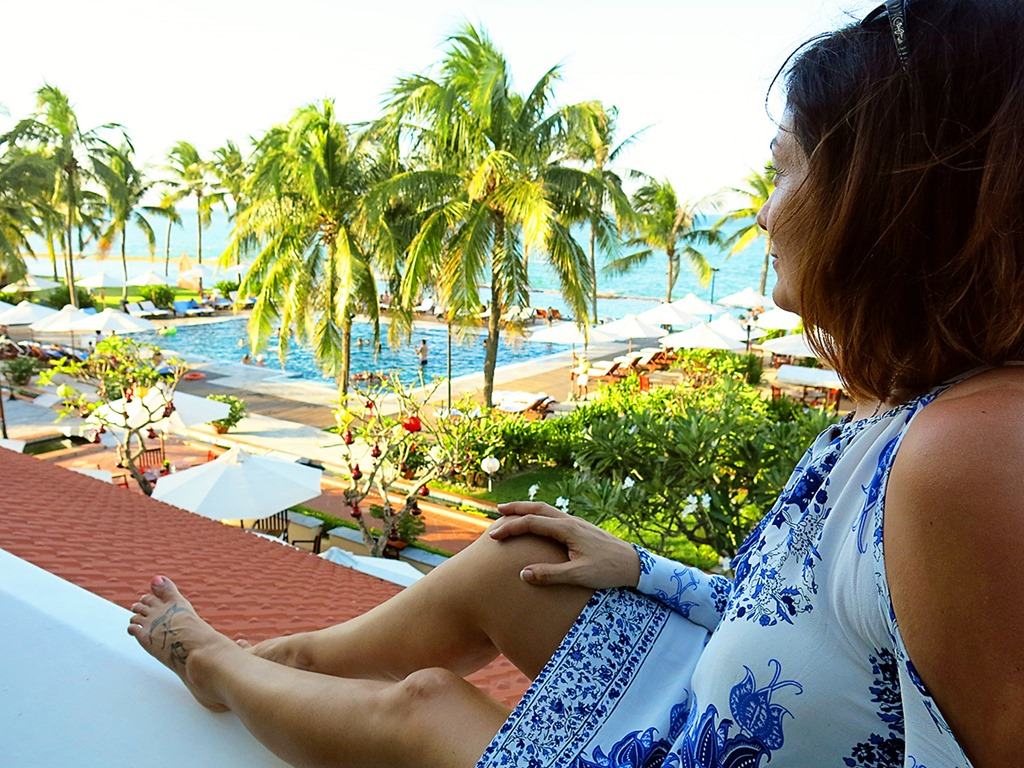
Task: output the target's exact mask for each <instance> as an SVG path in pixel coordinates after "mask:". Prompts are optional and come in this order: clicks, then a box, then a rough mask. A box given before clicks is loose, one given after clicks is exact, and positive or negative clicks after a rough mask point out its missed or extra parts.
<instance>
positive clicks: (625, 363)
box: [614, 352, 644, 376]
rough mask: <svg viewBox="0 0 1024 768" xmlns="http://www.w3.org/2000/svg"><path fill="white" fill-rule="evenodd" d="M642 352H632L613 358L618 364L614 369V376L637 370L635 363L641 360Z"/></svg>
mask: <svg viewBox="0 0 1024 768" xmlns="http://www.w3.org/2000/svg"><path fill="white" fill-rule="evenodd" d="M643 357H644V354H643V353H642V352H633V353H632V354H628V355H619V356H618V357H616V358H615V360H614V362H616V363H618V364H619V367H618V369H616V371H615V375H616V376H628V375H629V374H630V373H632V372H633V371H635V370H637V365H638V364H639V362H640V360H642V359H643Z"/></svg>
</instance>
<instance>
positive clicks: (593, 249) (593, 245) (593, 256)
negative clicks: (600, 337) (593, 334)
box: [590, 219, 597, 325]
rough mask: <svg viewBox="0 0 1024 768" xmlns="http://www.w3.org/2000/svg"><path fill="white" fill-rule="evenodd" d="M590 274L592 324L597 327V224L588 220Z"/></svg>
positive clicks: (592, 220)
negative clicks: (591, 282) (592, 287)
mask: <svg viewBox="0 0 1024 768" xmlns="http://www.w3.org/2000/svg"><path fill="white" fill-rule="evenodd" d="M590 274H591V275H593V277H594V290H593V291H592V292H591V294H590V304H591V314H592V315H593V318H592V320H593V323H594V325H597V222H596V221H595V220H594V219H591V220H590Z"/></svg>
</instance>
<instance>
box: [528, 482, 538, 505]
mask: <svg viewBox="0 0 1024 768" xmlns="http://www.w3.org/2000/svg"><path fill="white" fill-rule="evenodd" d="M539 490H540V485H538V484H537V483H534V484H533V485H531V486H530V501H533V500H534V499H535V498H536V497H537V491H539Z"/></svg>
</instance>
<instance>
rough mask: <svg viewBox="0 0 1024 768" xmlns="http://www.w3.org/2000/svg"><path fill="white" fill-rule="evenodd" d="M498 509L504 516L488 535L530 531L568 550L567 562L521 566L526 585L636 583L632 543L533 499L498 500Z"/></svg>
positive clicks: (497, 536) (637, 561) (637, 567)
mask: <svg viewBox="0 0 1024 768" xmlns="http://www.w3.org/2000/svg"><path fill="white" fill-rule="evenodd" d="M498 512H500V513H501V514H502V515H505V517H504V518H502V519H501V520H498V521H497V522H496V523H495V524H494V525H492V526H491V528H490V530H489V534H490V536H491V538H492V539H497V540H498V541H501V540H503V539H507V538H509V537H510V536H520V535H522V534H524V533H532V534H535V535H537V536H546V537H547V538H549V539H554V540H555V541H558V542H561V543H562V544H564V545H565V548H566V549H567V550H568V551H569V562H567V563H536V564H532V565H527V566H526V567H525V568H523V570H522V571H521V572H520V574H519V577H520V578H521V579H522V580H523V581H525V582H527V583H529V584H575V585H578V586H581V587H589V588H591V589H606V588H609V587H635V586H636V585H637V583H638V582H639V581H640V558H639V557H638V556H637V553H636V550H635V549H633V545H632V544H627V543H626V542H624V541H622V539H619V538H616V537H615V536H613V535H612V534H610V533H608V532H607V531H604V530H601V529H600V528H598V527H597V526H596V525H593V524H591V523H588V522H587V521H586V520H580V519H579V518H577V517H573V516H572V515H568V514H566V513H565V512H562V511H561V510H559V509H555V508H554V507H552V506H550V505H548V504H542V503H540V502H533V501H513V502H510V503H508V504H499V505H498Z"/></svg>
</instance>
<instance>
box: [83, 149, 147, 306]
mask: <svg viewBox="0 0 1024 768" xmlns="http://www.w3.org/2000/svg"><path fill="white" fill-rule="evenodd" d="M133 153H134V148H133V147H132V145H131V144H128V143H125V144H122V145H121V146H120V147H119V148H118V149H116V150H115V151H114V152H113V153H112V154H111V155H110V158H109V159H108V160H107V161H106V162H103V161H98V162H97V164H96V174H97V176H98V177H99V180H100V183H101V184H102V185H103V188H104V190H105V192H106V201H107V209H108V212H109V216H110V219H109V223H108V225H107V228H106V230H105V231H104V232H103V233H102V235H101V242H103V243H110V242H111V241H112V240H113V239H114V237H115V236H116V237H119V238H120V240H121V268H122V269H123V270H124V285H123V286H122V287H121V302H122V304H123V303H124V302H126V301H128V257H127V239H128V238H127V236H126V235H127V231H128V224H129V222H131V223H133V224H134V225H135V226H136V227H138V228H139V230H141V231H142V234H143V235H145V237H146V243H147V244H148V246H149V255H150V256H154V255H155V254H156V236H155V235H154V234H153V227H152V225H151V224H150V223H149V221H148V220H147V219H146V217H145V216H144V215H143V210H145V211H147V212H150V211H151V210H152V208H151V207H150V206H143V205H142V198H143V197H145V195H146V193H147V192H149V190H150V188H151V187H152V186H153V183H152V182H149V181H146V179H145V177H144V176H143V174H142V171H141V170H139V169H138V168H137V167H136V166H135V164H134V163H133V162H132V154H133Z"/></svg>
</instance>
